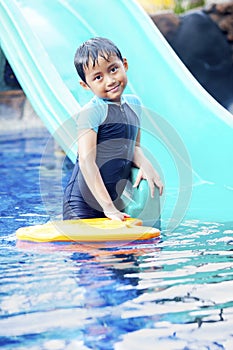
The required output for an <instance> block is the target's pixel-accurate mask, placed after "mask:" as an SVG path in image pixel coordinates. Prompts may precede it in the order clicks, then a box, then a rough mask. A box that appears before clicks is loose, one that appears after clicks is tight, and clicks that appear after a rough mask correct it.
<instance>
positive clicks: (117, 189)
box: [63, 95, 141, 220]
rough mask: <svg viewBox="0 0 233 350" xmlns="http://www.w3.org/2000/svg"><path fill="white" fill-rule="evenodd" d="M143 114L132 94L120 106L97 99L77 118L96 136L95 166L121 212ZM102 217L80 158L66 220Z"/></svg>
mask: <svg viewBox="0 0 233 350" xmlns="http://www.w3.org/2000/svg"><path fill="white" fill-rule="evenodd" d="M140 115H141V104H140V101H139V100H138V98H137V97H135V96H133V95H124V96H122V100H121V104H117V103H114V102H109V101H105V100H102V99H99V98H97V97H94V98H93V99H92V100H91V101H90V102H89V103H88V104H87V105H85V106H84V107H83V108H82V110H81V111H80V112H79V115H78V120H77V125H78V129H93V130H94V131H95V132H96V133H97V149H96V164H97V166H98V168H99V171H100V174H101V176H102V179H103V182H104V184H105V187H106V189H107V191H108V193H109V195H110V197H111V199H112V201H113V202H114V204H115V206H116V207H117V208H118V209H119V210H124V206H123V203H122V201H121V195H122V192H123V191H124V188H125V186H126V183H127V181H128V180H129V178H130V172H131V167H132V160H133V156H134V149H135V142H136V138H137V134H138V130H139V128H140V118H141V117H140ZM93 181H95V179H94V177H93ZM100 217H105V215H104V213H103V210H102V208H101V206H100V205H99V203H98V202H97V201H96V199H95V197H94V196H93V194H92V193H91V191H90V189H89V187H88V186H87V184H86V182H85V179H84V177H83V175H82V172H81V170H80V168H79V159H78V157H77V161H76V164H75V166H74V169H73V173H72V176H71V179H70V181H69V183H68V185H67V187H66V189H65V193H64V202H63V219H64V220H68V219H84V218H100Z"/></svg>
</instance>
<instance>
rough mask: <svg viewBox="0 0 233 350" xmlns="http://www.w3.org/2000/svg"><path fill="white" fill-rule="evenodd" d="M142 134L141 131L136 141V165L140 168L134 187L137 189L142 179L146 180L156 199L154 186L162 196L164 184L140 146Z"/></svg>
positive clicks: (152, 195)
mask: <svg viewBox="0 0 233 350" xmlns="http://www.w3.org/2000/svg"><path fill="white" fill-rule="evenodd" d="M140 138H141V132H140V130H139V132H138V135H137V140H136V146H135V151H134V159H133V162H134V164H135V165H136V166H137V167H138V168H139V171H138V175H137V178H136V181H135V183H134V185H133V187H137V186H138V185H139V183H140V181H141V179H146V180H147V181H148V185H149V188H150V192H151V197H154V190H155V189H154V186H157V187H158V189H159V194H160V196H161V195H162V193H163V183H162V181H161V179H160V177H159V174H158V173H157V171H156V170H155V169H154V167H153V165H152V164H151V162H150V161H149V160H148V159H147V158H146V156H145V155H144V153H143V151H142V149H141V146H140Z"/></svg>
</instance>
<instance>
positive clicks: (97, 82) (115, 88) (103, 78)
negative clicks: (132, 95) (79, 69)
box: [80, 55, 128, 102]
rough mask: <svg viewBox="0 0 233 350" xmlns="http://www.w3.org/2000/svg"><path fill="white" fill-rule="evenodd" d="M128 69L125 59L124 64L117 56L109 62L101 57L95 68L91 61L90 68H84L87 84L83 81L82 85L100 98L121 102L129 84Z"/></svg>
mask: <svg viewBox="0 0 233 350" xmlns="http://www.w3.org/2000/svg"><path fill="white" fill-rule="evenodd" d="M127 69H128V63H127V60H126V59H125V58H124V59H123V62H122V61H121V60H120V59H119V58H118V57H117V56H116V55H111V56H109V58H108V61H107V60H106V59H105V58H103V57H100V56H99V57H98V62H97V63H96V64H95V66H94V67H93V62H92V61H90V62H89V66H88V67H85V68H84V72H85V76H86V83H84V82H83V81H81V82H80V84H81V86H82V87H83V88H84V89H90V90H91V91H92V92H93V93H94V94H95V95H96V96H98V97H100V98H103V99H107V100H110V101H113V102H120V100H121V95H122V93H123V91H124V89H125V87H126V84H127V75H126V71H127Z"/></svg>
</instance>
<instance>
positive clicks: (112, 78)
mask: <svg viewBox="0 0 233 350" xmlns="http://www.w3.org/2000/svg"><path fill="white" fill-rule="evenodd" d="M115 82H116V79H115V78H114V77H112V76H111V75H108V76H107V77H106V83H107V84H108V85H112V84H114V83H115Z"/></svg>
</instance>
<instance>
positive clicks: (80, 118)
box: [77, 99, 107, 132]
mask: <svg viewBox="0 0 233 350" xmlns="http://www.w3.org/2000/svg"><path fill="white" fill-rule="evenodd" d="M106 115H107V106H106V104H102V103H97V102H96V100H94V99H93V100H91V101H90V102H89V103H87V104H86V105H85V106H84V107H83V108H82V109H81V110H80V112H79V113H78V115H77V127H78V129H79V130H81V129H93V130H94V131H96V132H98V128H99V126H100V125H101V124H102V123H103V121H104V120H105V118H106Z"/></svg>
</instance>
